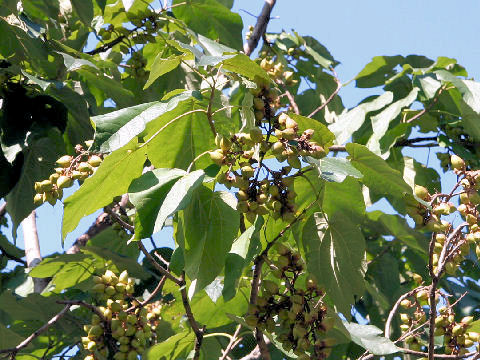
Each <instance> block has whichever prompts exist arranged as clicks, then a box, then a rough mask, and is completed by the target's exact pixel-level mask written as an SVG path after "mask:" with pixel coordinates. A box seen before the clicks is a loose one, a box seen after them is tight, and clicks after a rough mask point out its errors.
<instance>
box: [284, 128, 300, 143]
mask: <svg viewBox="0 0 480 360" xmlns="http://www.w3.org/2000/svg"><path fill="white" fill-rule="evenodd" d="M296 137H297V133H296V132H295V129H292V128H288V129H285V130H282V135H281V138H283V139H286V140H293V139H295V138H296Z"/></svg>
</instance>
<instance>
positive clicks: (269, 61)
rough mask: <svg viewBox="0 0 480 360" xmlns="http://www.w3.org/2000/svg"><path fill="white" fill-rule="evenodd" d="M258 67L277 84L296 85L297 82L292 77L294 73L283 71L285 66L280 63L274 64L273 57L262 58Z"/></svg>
mask: <svg viewBox="0 0 480 360" xmlns="http://www.w3.org/2000/svg"><path fill="white" fill-rule="evenodd" d="M260 66H261V67H262V69H263V70H265V71H266V72H267V73H268V75H270V77H271V78H272V79H273V80H274V81H275V82H276V83H277V84H285V85H288V86H290V85H296V84H297V83H298V80H297V79H295V78H294V77H293V76H294V72H293V71H290V70H288V71H285V65H283V63H281V62H280V61H278V62H275V60H274V58H273V57H270V58H269V57H264V58H263V59H262V60H261V61H260Z"/></svg>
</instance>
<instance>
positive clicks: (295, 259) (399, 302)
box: [0, 0, 480, 360]
mask: <svg viewBox="0 0 480 360" xmlns="http://www.w3.org/2000/svg"><path fill="white" fill-rule="evenodd" d="M17 5H21V6H17ZM231 6H232V1H225V0H223V1H221V0H188V1H186V2H180V1H173V4H171V6H167V7H165V8H154V7H152V5H150V4H149V3H148V2H147V1H138V0H134V1H127V0H122V1H113V0H103V1H102V0H95V1H93V0H82V1H80V0H70V1H58V2H57V1H50V2H42V1H22V2H20V3H18V4H17V2H13V1H11V0H3V1H2V0H0V33H1V34H2V41H0V99H1V102H0V143H1V149H2V151H1V153H0V165H1V168H2V173H1V175H0V195H1V196H2V197H3V198H4V199H5V201H6V204H7V205H6V211H7V213H8V216H9V217H10V218H11V220H12V222H13V227H12V232H13V236H14V237H15V236H16V231H17V227H18V226H19V224H20V223H21V221H22V220H23V219H25V218H26V217H27V216H28V215H29V214H30V213H31V212H32V210H34V209H35V208H36V207H38V206H50V205H48V203H49V204H52V205H54V204H55V203H56V202H57V201H62V202H63V204H64V217H63V228H62V237H63V238H65V236H66V235H67V234H68V233H70V232H72V231H73V230H74V229H75V228H76V227H77V226H78V224H79V222H80V220H81V219H82V218H83V217H85V216H87V215H89V214H92V213H94V212H95V211H96V210H98V209H102V208H103V210H104V214H105V217H104V218H103V223H102V224H101V228H99V229H98V230H96V231H95V232H94V233H93V234H94V236H92V234H90V233H89V234H87V235H88V237H89V241H88V242H87V243H86V244H81V245H79V246H78V248H76V250H74V251H72V252H74V253H71V252H68V253H64V254H51V255H50V256H48V257H47V258H45V259H43V261H41V262H40V264H38V265H37V266H35V267H33V268H27V264H26V263H25V261H23V260H22V257H23V256H24V251H23V250H21V249H19V248H18V247H17V246H16V245H15V244H12V243H11V242H9V241H8V240H7V237H6V236H5V235H4V234H3V233H2V234H0V254H1V257H0V268H1V269H3V270H2V278H1V282H0V303H1V304H2V306H1V307H0V356H3V355H5V356H7V357H10V358H17V359H31V358H42V359H46V358H48V359H50V358H54V357H60V358H62V356H63V355H65V354H67V353H68V354H70V355H71V356H72V357H73V358H74V359H87V360H94V359H116V360H122V359H128V360H132V359H136V358H137V357H138V356H140V355H141V356H142V358H143V359H186V358H193V359H200V358H201V359H219V358H220V359H226V358H231V359H240V358H242V357H244V356H250V358H254V356H255V354H259V355H258V356H256V358H264V359H270V358H271V359H282V358H298V359H310V358H312V359H326V358H328V359H357V358H362V359H365V358H369V356H370V355H369V354H371V355H379V356H380V355H382V356H386V357H387V358H393V357H394V356H400V357H401V356H408V355H406V354H413V355H416V356H424V357H427V356H430V359H432V358H433V357H432V356H433V354H434V352H435V354H447V355H452V356H451V357H450V358H460V357H461V356H464V355H465V354H468V353H469V351H470V352H472V353H473V352H474V349H475V348H474V347H475V346H476V347H478V346H479V341H480V335H479V334H478V332H477V331H478V328H479V325H478V322H479V321H480V320H477V319H478V317H479V316H480V314H479V311H480V308H479V306H478V299H479V298H480V295H479V294H480V291H479V285H478V284H477V282H476V281H475V279H478V277H479V275H480V273H479V266H478V256H480V245H479V244H480V229H479V227H478V224H477V222H478V216H479V213H478V210H477V205H478V204H479V203H480V195H479V194H478V192H477V190H478V189H479V188H480V185H479V184H480V174H479V172H478V170H476V169H479V167H480V163H479V158H480V157H479V156H478V155H479V154H478V149H480V147H479V146H478V141H480V128H479V125H478V124H479V123H480V108H479V105H478V104H480V85H479V84H478V83H477V82H475V81H473V80H471V79H469V78H468V74H467V72H466V70H465V69H464V68H463V67H462V66H461V65H459V64H457V63H456V60H454V59H451V58H446V57H439V58H438V59H436V60H431V59H428V58H426V57H423V56H418V55H410V56H400V55H398V56H377V57H374V58H373V59H372V61H371V62H370V63H369V64H367V65H366V66H365V68H364V69H363V70H361V71H360V72H359V73H358V75H357V76H356V78H355V84H356V87H358V88H375V89H376V90H378V92H379V95H374V96H370V97H367V98H365V99H364V100H363V101H361V102H360V103H359V104H358V105H357V106H355V107H353V108H350V109H347V108H345V107H344V105H343V103H342V100H341V97H340V95H339V90H340V89H341V87H342V86H344V85H343V84H341V83H340V80H339V79H338V77H337V74H336V72H335V67H336V66H337V64H338V61H337V60H335V58H334V57H333V56H332V54H330V53H329V51H328V50H327V49H326V48H325V47H324V46H323V45H322V44H321V43H320V42H318V41H317V40H316V39H314V38H312V37H310V36H300V35H299V34H297V33H287V32H282V33H278V34H273V33H267V34H265V37H264V38H265V40H266V42H265V43H264V44H263V47H262V48H261V49H260V51H259V55H258V58H257V59H254V60H252V59H250V57H248V56H247V55H245V54H244V53H242V52H241V51H240V50H241V45H242V33H241V31H242V29H243V25H242V22H241V18H240V17H239V15H238V14H235V13H233V12H232V11H231V10H230V9H231ZM252 31H255V30H254V29H250V32H252ZM249 36H250V35H249ZM94 38H96V39H98V42H97V43H96V44H95V47H94V48H92V46H93V45H92V43H93V42H95V41H93V40H92V39H94ZM87 41H88V44H87ZM87 45H88V48H87ZM406 147H428V148H435V151H436V155H437V157H438V159H439V160H440V167H438V166H429V165H430V164H423V163H421V162H420V161H419V159H412V158H411V157H408V156H404V154H403V153H402V150H403V149H404V148H406ZM446 172H453V173H454V174H455V175H456V176H457V178H458V183H456V184H454V185H452V186H451V188H449V189H446V191H445V190H444V193H442V189H441V188H440V179H441V177H442V176H445V173H446ZM75 182H77V183H78V184H79V185H80V187H79V189H78V190H77V191H76V192H75V193H74V194H73V195H71V196H69V197H67V198H63V189H64V188H67V187H70V186H72V185H73V184H74V183H75ZM127 197H128V198H127ZM125 199H128V201H124V200H125ZM379 200H381V201H383V204H389V205H391V206H392V207H393V209H394V210H395V212H396V213H395V214H387V213H385V212H383V211H380V210H377V211H373V212H372V211H369V209H368V207H369V205H371V204H372V203H375V202H377V201H379ZM2 216H3V214H2ZM4 220H5V219H3V220H2V221H4ZM97 225H98V224H97ZM2 226H3V227H2V231H4V232H5V231H7V228H6V226H5V223H2ZM165 227H172V228H173V238H174V248H173V249H170V248H165V247H160V246H158V245H155V248H154V249H152V250H151V251H149V250H147V249H146V248H145V245H144V243H143V242H144V241H145V239H149V238H151V237H152V235H153V234H155V233H158V232H159V231H160V230H162V229H163V228H165ZM42 241H45V240H44V239H40V244H41V243H42ZM157 246H158V247H157ZM140 254H141V256H139V255H140ZM13 264H16V265H17V266H16V267H14V265H13ZM33 265H35V264H33ZM129 276H130V277H129ZM38 279H47V281H48V285H47V286H46V287H45V288H44V289H43V291H41V293H38V292H39V291H38V288H36V287H35V286H33V285H34V284H36V281H37V280H38ZM35 289H36V290H37V291H35ZM400 309H402V310H401V313H400ZM38 329H40V331H37V330H38ZM381 329H384V330H381ZM24 339H26V341H24V342H22V341H23V340H24ZM365 351H366V353H364V352H365ZM362 353H364V354H363V355H362ZM393 354H396V355H393ZM465 356H466V355H465Z"/></svg>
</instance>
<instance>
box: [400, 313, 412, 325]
mask: <svg viewBox="0 0 480 360" xmlns="http://www.w3.org/2000/svg"><path fill="white" fill-rule="evenodd" d="M400 320H401V321H402V323H404V324H410V316H409V315H408V314H400Z"/></svg>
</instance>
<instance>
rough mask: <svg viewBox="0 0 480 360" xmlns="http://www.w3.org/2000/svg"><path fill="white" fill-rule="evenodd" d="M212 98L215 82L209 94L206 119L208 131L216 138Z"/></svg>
mask: <svg viewBox="0 0 480 360" xmlns="http://www.w3.org/2000/svg"><path fill="white" fill-rule="evenodd" d="M214 96H215V81H214V82H213V85H212V91H211V92H210V100H209V102H208V107H207V119H208V124H209V125H210V130H211V131H212V133H213V136H217V130H215V124H214V123H213V118H212V104H213V98H214Z"/></svg>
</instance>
